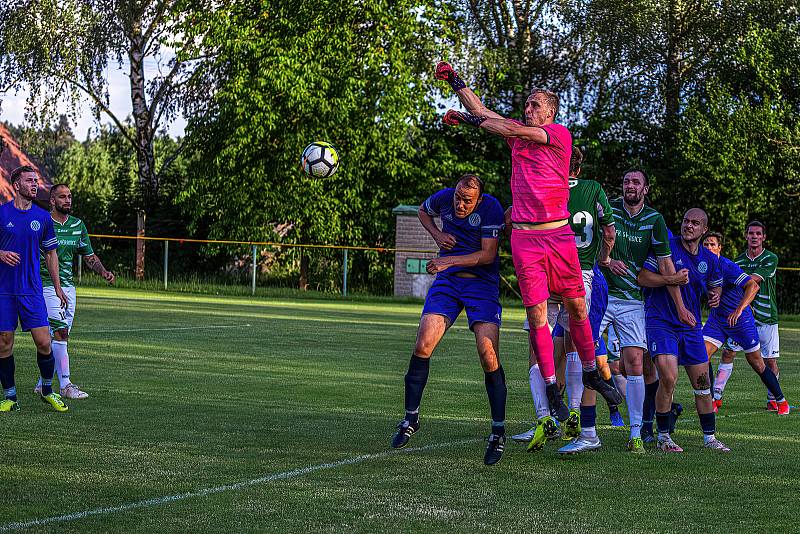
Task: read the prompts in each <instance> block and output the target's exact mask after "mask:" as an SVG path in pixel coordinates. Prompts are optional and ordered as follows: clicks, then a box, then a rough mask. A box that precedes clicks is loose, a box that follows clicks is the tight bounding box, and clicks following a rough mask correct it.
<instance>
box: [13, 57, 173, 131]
mask: <svg viewBox="0 0 800 534" xmlns="http://www.w3.org/2000/svg"><path fill="white" fill-rule="evenodd" d="M148 63H151V62H150V61H146V62H145V72H147V71H148V70H150V69H154V68H155V64H154V63H151V64H150V65H148ZM148 67H149V68H148ZM127 68H128V66H127V62H126V63H124V64H123V65H122V68H118V65H117V63H116V62H109V67H108V81H109V98H110V104H111V105H110V108H111V111H112V112H113V113H114V114H115V115H116V116H117V117H119V119H120V120H124V119H125V117H127V116H128V115H130V114H131V96H130V94H131V93H130V83H129V81H128V77H127V74H126V73H127ZM27 98H28V91H27V90H23V91H20V92H18V93H16V94H14V93H13V92H11V93H0V101H2V103H0V121H7V122H10V123H11V124H14V125H21V124H23V123H24V122H25V105H26V100H27ZM66 110H67V104H66V102H62V103H60V104H59V108H58V111H59V113H61V112H66ZM100 121H101V122H102V123H108V124H111V119H109V118H108V117H107V116H106V115H101V116H100ZM70 126H71V127H72V131H73V133H74V134H75V138H76V139H79V140H81V141H82V140H84V139H86V137H87V135H91V136H92V137H93V136H94V135H95V134H94V133H92V132H96V130H97V128H98V123H97V122H96V121H95V119H94V117H93V116H92V112H91V107H90V105H89V99H88V97H87V98H86V99H84V100H83V102H82V108H81V110H80V113H79V115H78V120H77V122H75V121H70ZM185 127H186V120H185V119H183V117H178V118H176V119H175V120H174V121H173V122H172V124H170V125H169V128H168V131H169V134H170V135H171V136H173V137H177V136H181V135H183V130H184V128H185Z"/></svg>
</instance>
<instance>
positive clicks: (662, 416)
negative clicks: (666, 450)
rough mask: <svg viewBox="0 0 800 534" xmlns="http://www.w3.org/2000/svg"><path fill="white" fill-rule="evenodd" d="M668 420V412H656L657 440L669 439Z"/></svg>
mask: <svg viewBox="0 0 800 534" xmlns="http://www.w3.org/2000/svg"><path fill="white" fill-rule="evenodd" d="M669 418H670V412H656V428H658V438H659V439H665V438H668V437H669Z"/></svg>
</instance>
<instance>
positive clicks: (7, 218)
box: [0, 201, 58, 332]
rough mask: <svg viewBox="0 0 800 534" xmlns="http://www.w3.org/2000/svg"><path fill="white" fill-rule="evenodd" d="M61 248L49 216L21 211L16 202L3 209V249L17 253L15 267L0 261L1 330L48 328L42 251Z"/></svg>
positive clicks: (0, 239) (0, 211)
mask: <svg viewBox="0 0 800 534" xmlns="http://www.w3.org/2000/svg"><path fill="white" fill-rule="evenodd" d="M56 248H58V239H57V238H56V233H55V229H54V227H53V220H52V219H51V218H50V214H49V213H48V212H46V211H45V210H43V209H41V208H39V207H38V206H36V205H32V206H31V207H30V208H29V209H27V210H20V209H18V208H16V207H15V206H14V202H13V201H11V202H7V203H6V204H3V205H2V206H0V250H4V251H7V252H16V253H17V254H18V255H19V263H18V264H17V265H15V266H14V267H11V266H9V265H6V264H5V263H2V262H0V331H2V332H13V331H14V330H16V329H17V322H18V321H19V323H20V324H21V325H22V329H23V330H30V329H32V328H39V327H42V326H48V324H49V323H48V320H47V306H46V305H45V301H44V296H43V295H42V279H41V276H40V274H39V251H40V249H41V250H45V251H49V250H54V249H56Z"/></svg>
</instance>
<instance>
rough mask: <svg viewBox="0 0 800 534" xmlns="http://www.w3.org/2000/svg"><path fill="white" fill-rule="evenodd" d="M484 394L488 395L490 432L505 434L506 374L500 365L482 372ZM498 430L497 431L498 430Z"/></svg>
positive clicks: (499, 434)
mask: <svg viewBox="0 0 800 534" xmlns="http://www.w3.org/2000/svg"><path fill="white" fill-rule="evenodd" d="M483 381H484V384H486V394H487V395H488V396H489V408H490V409H491V412H492V434H497V435H498V436H502V435H503V434H505V420H506V374H505V372H504V371H503V366H502V365H500V366H498V367H497V369H495V370H494V371H492V372H490V373H487V372H485V371H484V373H483ZM498 430H499V431H498Z"/></svg>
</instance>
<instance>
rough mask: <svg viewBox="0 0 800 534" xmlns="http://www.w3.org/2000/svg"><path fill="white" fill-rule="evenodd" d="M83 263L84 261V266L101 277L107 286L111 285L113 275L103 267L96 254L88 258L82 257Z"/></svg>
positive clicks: (113, 278)
mask: <svg viewBox="0 0 800 534" xmlns="http://www.w3.org/2000/svg"><path fill="white" fill-rule="evenodd" d="M83 259H84V261H86V265H87V266H88V267H89V268H90V269H91V270H92V271H94V272H96V273H97V274H99V275H100V276H102V277H103V278H104V279H105V280H106V282H108V283H109V284H113V283H114V280H115V277H114V273H112V272H111V271H109V270H108V269H106V268H105V266H104V265H103V262H101V261H100V258H98V257H97V254H89V255H88V256H84V257H83Z"/></svg>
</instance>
